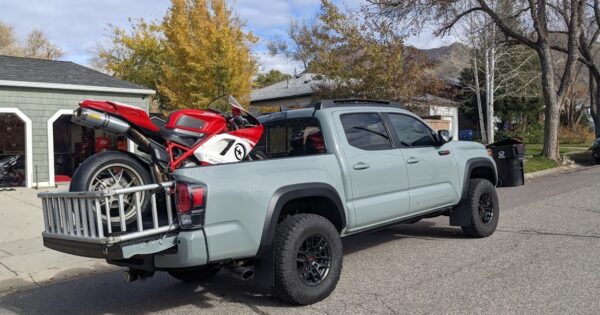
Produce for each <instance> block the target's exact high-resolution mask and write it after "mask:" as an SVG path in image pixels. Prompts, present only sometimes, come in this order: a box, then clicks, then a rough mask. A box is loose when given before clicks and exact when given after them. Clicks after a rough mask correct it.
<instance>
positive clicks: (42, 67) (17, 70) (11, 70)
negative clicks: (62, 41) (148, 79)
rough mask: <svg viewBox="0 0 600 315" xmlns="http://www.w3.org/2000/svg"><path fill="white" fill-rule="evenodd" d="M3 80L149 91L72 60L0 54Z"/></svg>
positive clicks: (0, 78)
mask: <svg viewBox="0 0 600 315" xmlns="http://www.w3.org/2000/svg"><path fill="white" fill-rule="evenodd" d="M0 81H19V82H36V83H53V84H68V85H83V86H96V87H106V88H122V89H139V90H147V89H146V88H144V87H142V86H140V85H137V84H134V83H131V82H127V81H124V80H120V79H117V78H115V77H112V76H110V75H107V74H104V73H101V72H98V71H96V70H92V69H90V68H87V67H84V66H81V65H78V64H76V63H73V62H70V61H56V60H43V59H32V58H22V57H11V56H2V55H0Z"/></svg>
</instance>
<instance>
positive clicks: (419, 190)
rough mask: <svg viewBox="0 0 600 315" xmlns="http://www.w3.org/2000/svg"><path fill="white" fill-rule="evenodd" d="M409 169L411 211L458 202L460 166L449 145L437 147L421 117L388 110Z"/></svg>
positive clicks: (435, 207)
mask: <svg viewBox="0 0 600 315" xmlns="http://www.w3.org/2000/svg"><path fill="white" fill-rule="evenodd" d="M386 117H387V119H389V125H390V126H391V127H392V129H393V130H394V131H395V133H396V134H395V136H396V137H397V142H398V143H399V144H400V151H402V154H403V155H404V157H405V159H406V164H407V170H408V181H409V189H410V213H418V212H423V211H427V210H433V209H437V208H440V207H444V206H447V205H451V204H453V203H455V202H456V201H457V200H458V198H459V196H458V191H457V190H456V187H458V185H459V183H458V180H459V178H458V168H457V165H456V161H455V159H454V157H453V153H454V152H452V150H451V149H450V148H449V146H442V147H438V145H437V143H436V142H435V140H434V138H433V131H432V130H431V129H430V128H429V127H428V126H427V125H426V124H425V123H424V122H422V121H421V120H419V119H417V118H415V117H412V116H410V115H405V114H397V113H388V114H387V115H386Z"/></svg>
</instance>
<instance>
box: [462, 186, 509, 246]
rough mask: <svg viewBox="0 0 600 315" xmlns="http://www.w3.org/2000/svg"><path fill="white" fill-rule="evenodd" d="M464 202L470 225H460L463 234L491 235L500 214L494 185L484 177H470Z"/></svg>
mask: <svg viewBox="0 0 600 315" xmlns="http://www.w3.org/2000/svg"><path fill="white" fill-rule="evenodd" d="M466 203H467V204H466V206H467V209H469V210H470V211H471V225H470V226H463V227H462V230H463V231H464V232H465V234H467V235H468V236H471V237H478V238H482V237H488V236H490V235H492V234H493V233H494V231H496V227H497V226H498V216H499V214H500V207H499V203H498V194H497V193H496V188H495V187H494V185H493V184H492V183H491V182H490V181H488V180H486V179H480V178H476V179H471V180H470V181H469V196H468V197H467V200H466Z"/></svg>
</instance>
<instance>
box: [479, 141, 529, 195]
mask: <svg viewBox="0 0 600 315" xmlns="http://www.w3.org/2000/svg"><path fill="white" fill-rule="evenodd" d="M488 149H490V150H491V153H492V157H493V158H494V161H495V162H496V167H497V169H498V187H517V186H522V185H525V169H524V168H523V160H524V157H525V144H524V143H523V142H522V141H520V140H518V139H514V138H510V139H506V140H502V141H498V142H495V143H492V144H490V145H488Z"/></svg>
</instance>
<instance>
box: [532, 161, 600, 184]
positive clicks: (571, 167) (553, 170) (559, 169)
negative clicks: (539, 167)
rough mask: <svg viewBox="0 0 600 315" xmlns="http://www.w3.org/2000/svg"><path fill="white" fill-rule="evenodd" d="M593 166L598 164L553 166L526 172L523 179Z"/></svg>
mask: <svg viewBox="0 0 600 315" xmlns="http://www.w3.org/2000/svg"><path fill="white" fill-rule="evenodd" d="M594 167H598V166H584V165H577V164H575V165H567V166H559V167H555V168H551V169H547V170H543V171H538V172H533V173H527V174H525V180H531V179H535V178H539V177H543V176H549V175H554V174H559V173H565V172H568V171H573V170H579V169H586V168H594Z"/></svg>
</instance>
